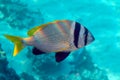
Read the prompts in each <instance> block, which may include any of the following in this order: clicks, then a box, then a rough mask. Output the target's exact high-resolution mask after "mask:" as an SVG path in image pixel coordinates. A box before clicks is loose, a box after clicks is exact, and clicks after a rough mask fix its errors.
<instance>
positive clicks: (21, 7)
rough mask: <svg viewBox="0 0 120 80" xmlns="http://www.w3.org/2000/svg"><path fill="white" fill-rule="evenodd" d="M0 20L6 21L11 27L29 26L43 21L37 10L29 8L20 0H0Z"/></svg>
mask: <svg viewBox="0 0 120 80" xmlns="http://www.w3.org/2000/svg"><path fill="white" fill-rule="evenodd" d="M0 4H1V5H0V20H2V21H6V22H7V23H9V25H10V26H11V27H13V28H15V27H17V28H19V29H22V28H30V27H33V26H34V25H36V24H37V23H39V24H41V23H42V22H43V18H42V17H41V16H42V14H41V13H40V11H39V10H32V9H30V8H29V7H28V6H27V4H25V3H23V2H21V1H20V0H0Z"/></svg>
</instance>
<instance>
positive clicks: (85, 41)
mask: <svg viewBox="0 0 120 80" xmlns="http://www.w3.org/2000/svg"><path fill="white" fill-rule="evenodd" d="M84 35H85V38H84V45H86V44H87V37H88V30H87V29H86V28H85V33H84Z"/></svg>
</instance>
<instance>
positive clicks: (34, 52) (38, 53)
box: [32, 47, 45, 55]
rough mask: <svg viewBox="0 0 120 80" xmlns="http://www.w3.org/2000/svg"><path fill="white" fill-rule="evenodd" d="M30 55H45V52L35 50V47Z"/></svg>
mask: <svg viewBox="0 0 120 80" xmlns="http://www.w3.org/2000/svg"><path fill="white" fill-rule="evenodd" d="M32 53H33V54H34V55H40V54H45V52H43V51H41V50H39V49H37V48H36V47H34V48H33V50H32Z"/></svg>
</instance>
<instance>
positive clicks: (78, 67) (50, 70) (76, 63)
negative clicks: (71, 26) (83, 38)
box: [27, 48, 108, 80]
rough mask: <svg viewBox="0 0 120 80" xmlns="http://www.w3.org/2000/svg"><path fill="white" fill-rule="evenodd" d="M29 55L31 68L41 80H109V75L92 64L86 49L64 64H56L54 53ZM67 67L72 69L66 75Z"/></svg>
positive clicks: (73, 55) (74, 54)
mask: <svg viewBox="0 0 120 80" xmlns="http://www.w3.org/2000/svg"><path fill="white" fill-rule="evenodd" d="M80 52H81V53H80ZM28 53H29V54H28V55H27V56H28V58H29V59H30V60H32V67H31V68H32V70H33V72H34V73H35V75H37V76H38V77H39V79H40V80H108V77H107V73H106V72H105V71H104V70H102V69H100V68H99V67H97V66H96V65H95V64H94V63H93V62H92V59H91V57H90V55H89V53H88V52H87V50H86V49H85V48H83V50H82V51H81V50H78V52H75V53H72V55H70V56H72V57H73V58H74V59H73V60H68V61H67V60H65V61H63V62H62V63H56V62H55V59H54V53H51V54H43V55H39V56H34V55H32V54H30V51H29V52H28ZM78 53H80V54H78ZM66 64H69V65H66ZM66 67H67V68H71V70H70V71H68V73H65V72H66Z"/></svg>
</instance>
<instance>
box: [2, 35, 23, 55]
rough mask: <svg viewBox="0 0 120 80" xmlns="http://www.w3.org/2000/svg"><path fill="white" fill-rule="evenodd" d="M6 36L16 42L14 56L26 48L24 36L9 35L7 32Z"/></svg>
mask: <svg viewBox="0 0 120 80" xmlns="http://www.w3.org/2000/svg"><path fill="white" fill-rule="evenodd" d="M4 36H5V37H6V38H7V39H9V40H10V41H11V42H13V43H14V52H13V56H16V55H17V54H18V53H19V52H20V51H21V50H22V49H23V48H24V45H23V43H22V38H20V37H18V36H11V35H7V34H5V35H4Z"/></svg>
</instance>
